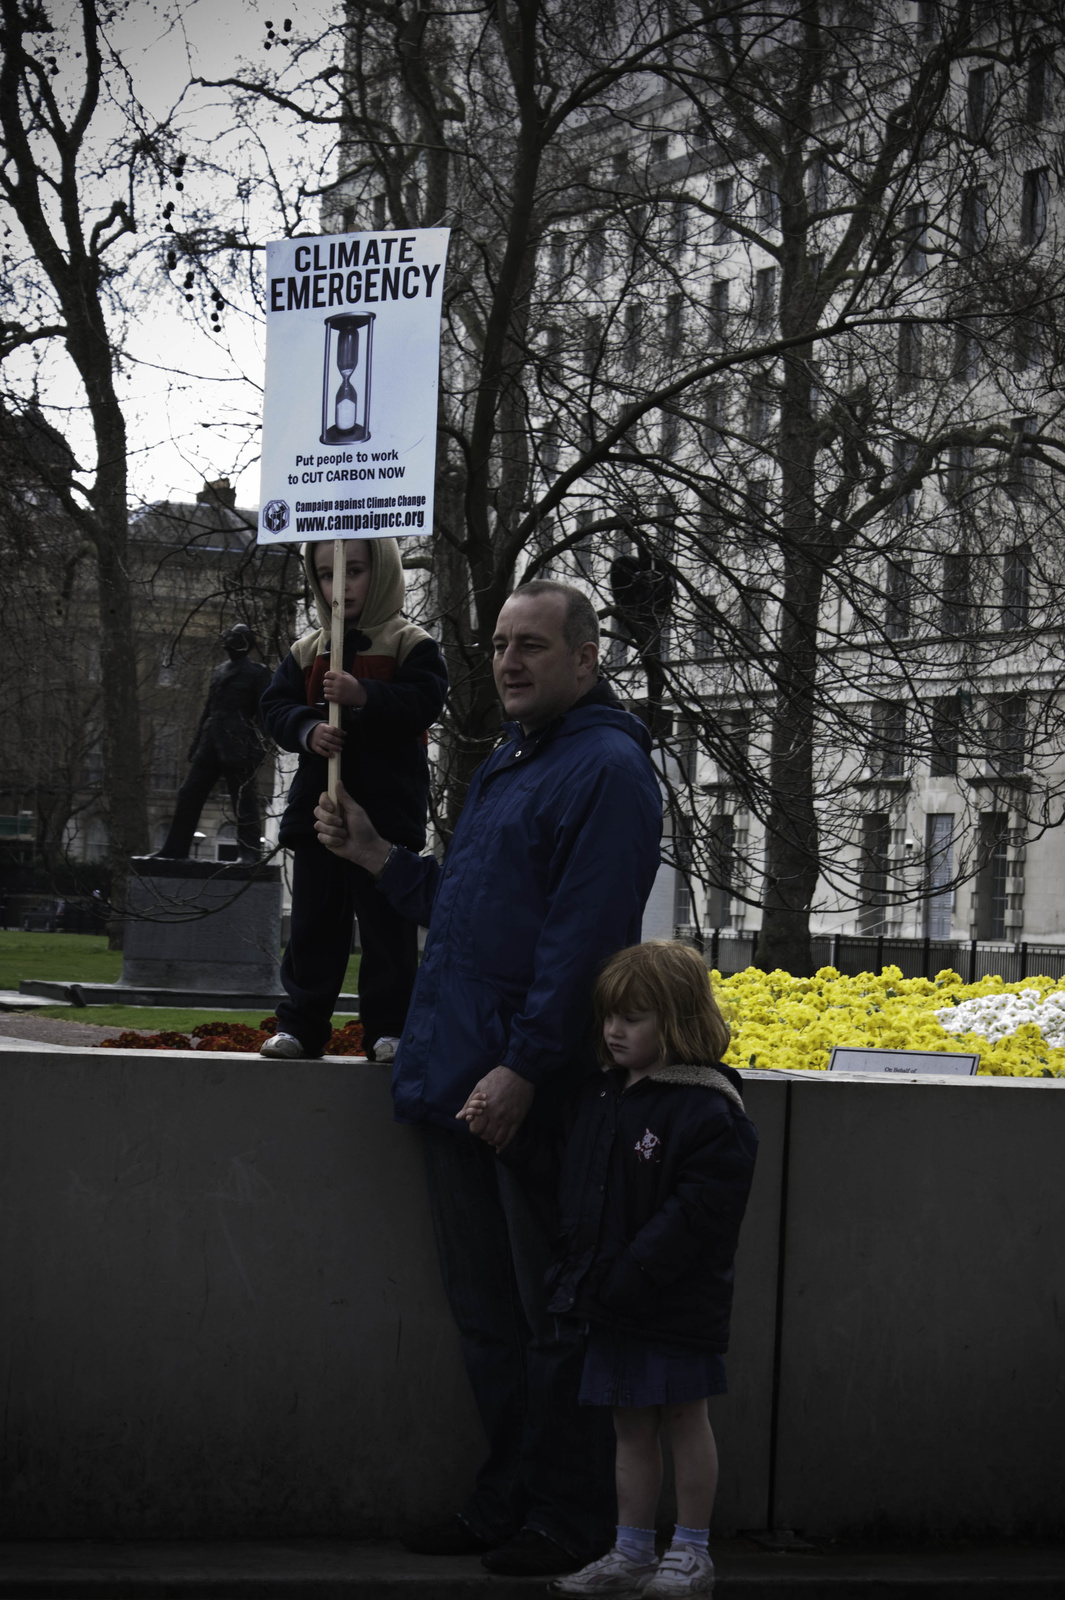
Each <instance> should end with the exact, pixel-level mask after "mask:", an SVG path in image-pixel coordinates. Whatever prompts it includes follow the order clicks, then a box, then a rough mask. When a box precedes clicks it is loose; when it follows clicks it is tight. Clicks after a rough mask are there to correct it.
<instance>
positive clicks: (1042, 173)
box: [1021, 167, 1050, 245]
mask: <svg viewBox="0 0 1065 1600" xmlns="http://www.w3.org/2000/svg"><path fill="white" fill-rule="evenodd" d="M1049 205H1050V171H1049V168H1047V167H1033V168H1032V169H1031V171H1029V172H1026V173H1025V175H1024V183H1023V185H1022V188H1021V243H1022V244H1026V245H1036V244H1039V243H1040V241H1041V240H1042V238H1043V235H1044V234H1045V233H1046V231H1047V209H1048V207H1049Z"/></svg>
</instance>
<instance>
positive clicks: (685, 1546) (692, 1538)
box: [669, 1522, 710, 1550]
mask: <svg viewBox="0 0 1065 1600" xmlns="http://www.w3.org/2000/svg"><path fill="white" fill-rule="evenodd" d="M709 1538H710V1529H709V1527H706V1528H683V1527H681V1525H680V1523H679V1522H678V1523H677V1526H676V1527H675V1528H674V1529H673V1543H672V1544H671V1545H670V1547H669V1548H670V1549H671V1550H705V1549H706V1546H707V1541H708V1540H709Z"/></svg>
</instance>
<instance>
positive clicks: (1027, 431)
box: [1006, 417, 1039, 499]
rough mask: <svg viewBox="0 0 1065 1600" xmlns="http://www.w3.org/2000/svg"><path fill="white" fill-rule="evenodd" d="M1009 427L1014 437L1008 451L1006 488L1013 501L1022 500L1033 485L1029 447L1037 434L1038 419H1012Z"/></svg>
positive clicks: (1033, 473)
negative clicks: (1011, 446) (1010, 448)
mask: <svg viewBox="0 0 1065 1600" xmlns="http://www.w3.org/2000/svg"><path fill="white" fill-rule="evenodd" d="M1010 427H1011V429H1012V430H1013V433H1014V434H1015V436H1016V437H1015V439H1014V442H1013V448H1012V450H1011V451H1010V458H1009V471H1008V477H1007V481H1006V487H1007V488H1008V490H1009V492H1010V494H1011V495H1013V496H1014V498H1015V499H1024V498H1026V497H1027V496H1028V495H1030V494H1031V492H1032V488H1033V486H1034V483H1035V457H1034V456H1033V455H1032V453H1031V450H1030V448H1029V445H1030V443H1031V441H1032V440H1034V439H1035V437H1036V435H1037V434H1038V432H1039V418H1038V417H1013V418H1011V419H1010Z"/></svg>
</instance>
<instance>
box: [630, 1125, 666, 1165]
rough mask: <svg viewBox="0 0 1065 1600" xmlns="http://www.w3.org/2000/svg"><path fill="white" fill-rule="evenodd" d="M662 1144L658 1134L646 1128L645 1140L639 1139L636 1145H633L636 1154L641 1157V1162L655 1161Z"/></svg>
mask: <svg viewBox="0 0 1065 1600" xmlns="http://www.w3.org/2000/svg"><path fill="white" fill-rule="evenodd" d="M661 1143H662V1141H661V1139H660V1138H659V1137H658V1135H657V1133H652V1132H651V1130H650V1128H646V1129H645V1130H644V1135H643V1138H642V1139H637V1141H636V1143H635V1144H634V1145H633V1149H634V1150H635V1151H636V1154H637V1155H638V1156H639V1158H640V1160H641V1161H653V1160H654V1158H655V1151H656V1150H657V1149H658V1147H659V1145H660V1144H661Z"/></svg>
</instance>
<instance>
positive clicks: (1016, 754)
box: [987, 694, 1028, 778]
mask: <svg viewBox="0 0 1065 1600" xmlns="http://www.w3.org/2000/svg"><path fill="white" fill-rule="evenodd" d="M987 762H988V765H989V767H990V768H991V775H992V776H993V777H996V778H1003V777H1007V778H1009V777H1016V776H1018V775H1019V774H1020V773H1023V772H1024V770H1025V768H1026V766H1027V764H1028V696H1027V695H1026V694H997V695H994V696H993V697H992V699H991V700H990V702H989V703H988V707H987Z"/></svg>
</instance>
